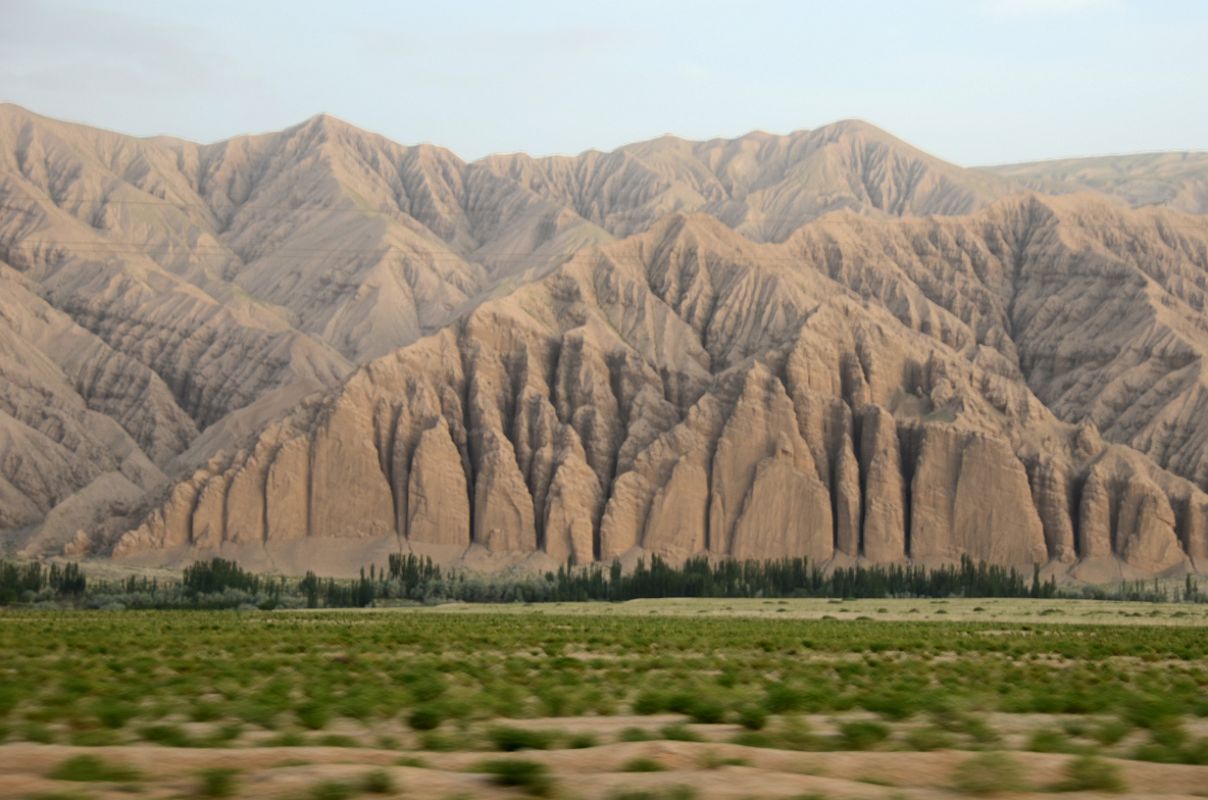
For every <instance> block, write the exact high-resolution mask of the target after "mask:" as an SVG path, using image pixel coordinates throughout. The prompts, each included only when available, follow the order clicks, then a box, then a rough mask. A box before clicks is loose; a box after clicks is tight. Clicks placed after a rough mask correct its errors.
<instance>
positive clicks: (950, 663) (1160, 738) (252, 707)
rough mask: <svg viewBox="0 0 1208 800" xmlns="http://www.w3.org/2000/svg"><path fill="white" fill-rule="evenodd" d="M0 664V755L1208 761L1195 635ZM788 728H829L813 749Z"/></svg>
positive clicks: (582, 638)
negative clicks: (592, 731) (735, 728)
mask: <svg viewBox="0 0 1208 800" xmlns="http://www.w3.org/2000/svg"><path fill="white" fill-rule="evenodd" d="M34 629H36V630H37V631H38V635H37V636H31V635H29V632H30V631H31V630H34ZM0 652H4V653H5V661H4V664H3V665H2V667H0V669H2V671H3V676H2V677H3V680H2V681H0V739H7V740H9V741H18V740H24V741H39V742H54V743H61V744H85V745H88V744H121V743H130V742H138V741H146V742H151V743H155V744H160V745H167V746H170V747H217V746H232V745H236V744H239V743H246V742H249V741H257V742H262V743H265V744H273V745H276V746H295V745H302V744H326V745H329V746H331V745H334V746H376V745H377V743H378V742H379V741H380V740H381V736H382V735H384V734H389V735H390V737H393V739H394V740H395V741H397V739H398V737H403V738H404V739H407V740H408V741H414V742H416V743H417V745H418V746H420V747H426V748H429V749H432V750H449V749H467V748H470V749H481V750H498V751H507V752H510V751H517V750H542V749H549V748H556V747H557V748H561V747H569V746H572V745H571V742H572V739H573V738H574V737H572V736H570V735H564V734H563V733H561V732H557V731H554V730H533V729H529V728H526V727H524V726H522V725H518V724H511V723H509V722H508V720H521V719H523V718H526V717H574V716H582V715H601V716H610V715H616V714H636V715H639V716H642V715H654V714H676V715H679V716H680V718H681V719H682V720H683V723H686V724H676V725H670V726H668V725H667V724H666V722H665V721H664V722H659V723H657V724H653V725H651V726H650V727H649V728H645V729H643V728H639V729H636V730H634V731H631V732H625V733H622V734H620V736H619V738H622V739H633V740H640V739H648V738H662V739H676V740H682V741H693V740H697V739H700V738H701V733H700V732H699V731H698V730H697V727H698V726H701V725H703V726H708V725H713V724H716V723H726V724H730V725H739V726H742V727H743V728H745V731H744V732H743V733H740V734H737V738H735V741H738V742H740V743H743V744H751V745H757V746H772V747H783V748H786V749H814V750H825V749H846V750H863V749H901V748H903V747H907V748H911V749H918V750H929V749H937V748H948V747H965V748H969V749H984V748H987V747H991V746H995V745H996V744H998V743H999V741H1000V738H1001V737H1000V736H999V734H998V733H997V732H996V731H995V730H994V727H993V725H991V724H988V723H987V721H986V715H987V714H989V713H991V712H1001V713H1010V714H1022V713H1028V714H1041V715H1062V718H1063V719H1064V718H1067V717H1069V718H1071V719H1085V722H1081V723H1079V724H1076V725H1075V724H1073V723H1072V722H1068V723H1067V724H1066V725H1065V726H1064V727H1063V726H1061V725H1059V724H1057V723H1051V724H1047V725H1041V726H1039V727H1037V728H1036V729H1035V730H1034V731H1032V732H1031V733H1030V735H1029V736H1027V737H1025V739H1024V741H1022V742H1021V743H1020V747H1021V749H1032V750H1036V751H1042V752H1053V753H1071V754H1085V753H1093V752H1100V751H1104V749H1105V748H1106V749H1109V750H1111V752H1113V753H1116V754H1119V755H1126V756H1128V757H1133V758H1140V759H1145V760H1151V761H1158V762H1163V763H1165V762H1177V763H1204V762H1205V761H1208V742H1206V741H1205V740H1204V739H1203V738H1202V737H1200V736H1197V735H1194V734H1193V733H1191V732H1189V731H1190V730H1194V729H1195V728H1194V726H1188V725H1186V724H1185V722H1186V720H1187V719H1189V718H1190V717H1196V716H1198V717H1205V716H1208V692H1206V691H1205V687H1208V637H1205V636H1204V635H1203V630H1202V629H1201V628H1196V627H1175V626H1114V627H1112V626H1092V625H1070V624H1064V625H1045V624H1040V623H1033V624H1016V623H996V622H958V621H952V622H923V621H921V622H901V621H898V622H892V623H890V622H879V621H876V620H872V619H864V620H861V619H848V620H827V619H823V620H812V621H810V620H793V619H783V618H781V619H776V618H771V617H767V618H759V619H756V618H744V619H738V618H723V617H699V618H684V617H679V618H674V617H666V616H657V615H656V616H646V617H642V616H628V617H619V616H587V615H579V616H575V615H565V616H559V615H557V614H503V613H480V614H447V613H441V612H435V611H424V610H411V611H407V612H401V613H390V614H372V615H366V614H362V613H358V612H338V611H333V612H316V613H309V614H269V613H259V614H230V613H225V612H200V613H199V612H129V613H127V614H123V615H97V614H88V613H84V612H78V613H66V614H55V615H46V614H39V613H37V612H8V613H6V614H5V615H4V616H3V624H0ZM853 714H854V715H856V716H855V717H851V715H853ZM802 715H832V716H835V717H836V719H837V722H836V723H835V725H834V728H833V730H823V731H819V730H814V729H811V727H810V726H809V725H808V724H806V721H805V718H804V717H803V716H802ZM337 724H338V726H337ZM333 728H334V730H333ZM356 730H363V731H364V733H363V734H356V733H355V731H356ZM408 737H410V738H408ZM579 738H580V741H579V742H578V743H577V744H575V745H574V746H580V747H582V746H591V745H592V743H593V742H594V741H595V740H594V739H592V738H587V739H583V737H579ZM1112 748H1114V749H1112Z"/></svg>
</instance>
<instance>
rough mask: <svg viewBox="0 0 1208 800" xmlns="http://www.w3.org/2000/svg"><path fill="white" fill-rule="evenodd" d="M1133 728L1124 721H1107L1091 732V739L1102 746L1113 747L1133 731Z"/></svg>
mask: <svg viewBox="0 0 1208 800" xmlns="http://www.w3.org/2000/svg"><path fill="white" fill-rule="evenodd" d="M1132 729H1133V726H1132V725H1130V724H1129V723H1127V722H1125V721H1124V720H1122V719H1112V720H1107V721H1105V722H1104V723H1103V724H1102V725H1099V726H1098V727H1096V728H1094V729H1093V730H1092V731H1091V734H1090V735H1091V738H1092V739H1094V740H1095V741H1096V742H1098V743H1099V744H1102V745H1113V744H1118V743H1119V742H1121V741H1122V740H1123V739H1124V737H1125V736H1128V734H1129V733H1130V732H1131V731H1132Z"/></svg>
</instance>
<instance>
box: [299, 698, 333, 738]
mask: <svg viewBox="0 0 1208 800" xmlns="http://www.w3.org/2000/svg"><path fill="white" fill-rule="evenodd" d="M294 713H295V714H297V715H298V721H299V722H301V723H302V724H303V725H304V726H306V727H307V728H309V729H311V730H312V731H318V730H322V729H323V728H326V727H327V723H328V722H329V721H330V720H331V709H329V708H328V707H327V706H325V705H323V704H321V703H304V704H302V705H300V706H298V707H297V708H296V709H294Z"/></svg>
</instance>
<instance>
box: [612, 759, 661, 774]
mask: <svg viewBox="0 0 1208 800" xmlns="http://www.w3.org/2000/svg"><path fill="white" fill-rule="evenodd" d="M665 769H667V768H666V767H664V766H663V765H662V764H660V763H659V762H657V761H655V760H654V759H653V758H644V757H639V758H631V759H629V760H628V761H626V762H625V763H624V764H623V765H622V766H621V771H622V772H662V771H663V770H665Z"/></svg>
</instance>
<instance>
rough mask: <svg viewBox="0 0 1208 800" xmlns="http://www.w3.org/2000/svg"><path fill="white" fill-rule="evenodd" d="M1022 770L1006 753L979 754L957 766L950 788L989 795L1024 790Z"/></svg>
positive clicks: (966, 792)
mask: <svg viewBox="0 0 1208 800" xmlns="http://www.w3.org/2000/svg"><path fill="white" fill-rule="evenodd" d="M1022 776H1023V769H1022V768H1021V767H1020V765H1019V762H1018V761H1016V760H1015V759H1014V758H1012V757H1011V756H1009V755H1007V754H1006V753H999V752H989V753H980V754H978V755H976V756H973V757H972V758H970V759H967V760H965V761H962V762H961V763H960V764H958V765H957V767H956V769H955V770H954V771H953V774H952V786H953V788H954V789H956V790H957V791H958V792H963V793H965V794H974V795H991V794H998V793H999V792H1014V791H1019V790H1021V789H1023V788H1024V781H1023V777H1022Z"/></svg>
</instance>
